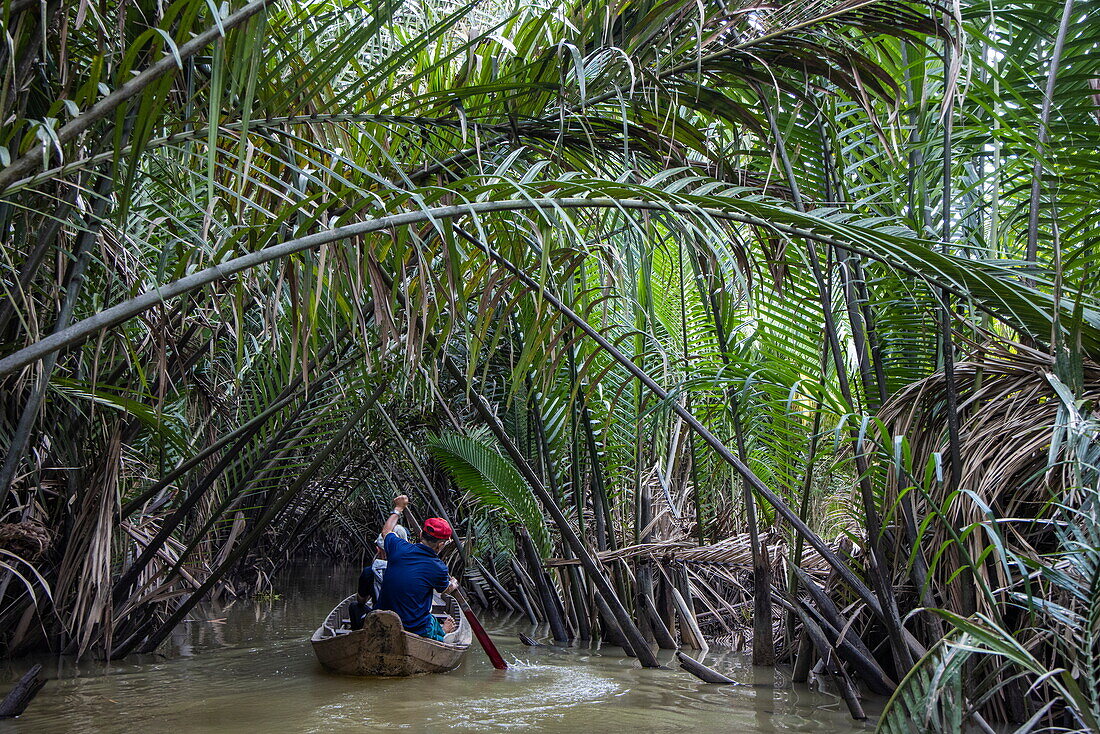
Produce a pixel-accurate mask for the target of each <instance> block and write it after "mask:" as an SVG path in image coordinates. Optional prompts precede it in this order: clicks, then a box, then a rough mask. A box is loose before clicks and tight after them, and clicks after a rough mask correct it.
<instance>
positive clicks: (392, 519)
mask: <svg viewBox="0 0 1100 734" xmlns="http://www.w3.org/2000/svg"><path fill="white" fill-rule="evenodd" d="M408 505H409V498H408V497H407V496H406V495H403V494H399V495H397V496H396V497H394V498H393V512H391V513H390V516H389V517H387V518H386V522H385V523H383V524H382V542H385V540H386V536H387V535H389V534H390V533H392V532H393V529H394V528H395V527H397V521H398V520H400V519H401V513H402V512H404V511H405V508H406V507H408Z"/></svg>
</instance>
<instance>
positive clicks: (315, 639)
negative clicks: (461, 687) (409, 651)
mask: <svg viewBox="0 0 1100 734" xmlns="http://www.w3.org/2000/svg"><path fill="white" fill-rule="evenodd" d="M356 596H357V595H356V594H352V595H351V596H349V597H347V598H345V599H343V600H342V601H341V602H340V603H339V604H337V605H336V606H335V607H333V608H332V611H330V612H329V613H328V615H327V616H326V617H325V621H324V622H322V623H321V626H320V627H318V628H317V629H316V630H314V632H313V634H312V635H311V636H310V638H309V640H310V642H312V643H313V644H315V645H316V644H319V643H325V642H328V641H330V640H346V639H348V638H350V637H351V636H352V635H353V633H355V632H366V630H364V629H357V630H346V631H343V630H341V632H342V634H337V630H338V629H339V628H337V627H334V626H330V625H329V621H330V620H331V619H332V618H333V616H339V615H338V612H339V611H340V610H341V609H342V608H343V607H344V606H345V605H346V604H348V603H350V602H351V601H352V600H354V599H355V597H356ZM376 611H378V612H382V611H389V610H384V609H372V610H371V612H370V613H373V612H376ZM390 613H391V614H394V615H395V616H396V613H395V612H390ZM457 621H458V624H459V625H460V627H459V630H460V631H461V630H462V629H463V628H468V627H469V622H467V621H466V620H465V619H463V618H461V617H460V618H459V619H458V620H457ZM326 628H327V629H328V630H330V631H331V634H329V635H326V636H321V635H322V633H323V632H324V631H325V630H326ZM401 634H403V635H405V636H406V637H407V638H410V639H412V640H415V641H417V642H421V643H427V644H428V645H431V646H434V647H438V648H440V649H442V650H447V651H465V650H468V649H469V648H470V645H471V644H472V643H473V635H472V630H471V636H470V639H469V640H468V641H467V642H441V641H439V640H433V639H431V638H430V637H422V636H420V635H418V634H416V633H415V632H409V631H408V630H406V629H402V630H401Z"/></svg>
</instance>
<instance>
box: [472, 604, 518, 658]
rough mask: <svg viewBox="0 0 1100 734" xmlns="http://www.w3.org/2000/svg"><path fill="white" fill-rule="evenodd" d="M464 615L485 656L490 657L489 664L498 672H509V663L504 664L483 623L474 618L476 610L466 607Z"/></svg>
mask: <svg viewBox="0 0 1100 734" xmlns="http://www.w3.org/2000/svg"><path fill="white" fill-rule="evenodd" d="M462 613H463V614H465V615H466V621H467V622H469V623H470V627H471V628H472V629H473V630H474V637H476V638H477V641H478V642H480V643H481V647H482V648H483V649H484V650H485V654H486V655H488V656H489V662H491V663H492V664H493V667H494V668H496V669H497V670H507V668H508V663H506V662H504V658H502V657H501V656H500V652H499V651H498V650H497V646H496V645H494V644H493V641H492V639H490V637H489V633H488V632H486V631H485V628H484V627H482V626H481V622H479V621H477V617H475V616H474V610H473V609H470V607H468V606H465V607H464V608H463V610H462Z"/></svg>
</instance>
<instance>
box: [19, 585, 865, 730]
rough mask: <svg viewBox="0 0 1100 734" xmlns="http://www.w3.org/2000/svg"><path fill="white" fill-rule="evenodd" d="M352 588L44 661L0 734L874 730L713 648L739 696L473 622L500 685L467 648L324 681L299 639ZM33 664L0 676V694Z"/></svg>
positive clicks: (289, 592) (290, 591)
mask: <svg viewBox="0 0 1100 734" xmlns="http://www.w3.org/2000/svg"><path fill="white" fill-rule="evenodd" d="M354 576H355V570H354V569H340V570H338V571H336V572H333V571H331V570H327V569H318V568H300V569H296V570H295V571H294V572H292V573H290V574H287V575H286V576H285V577H284V578H283V579H282V580H281V582H280V583H279V584H278V589H277V591H278V593H279V597H278V598H276V599H271V600H266V601H251V600H250V601H247V602H240V601H238V602H236V603H234V604H231V605H229V606H228V607H216V606H211V607H208V608H206V609H202V610H196V613H195V615H194V616H195V617H196V619H195V620H194V621H191V622H188V623H187V624H185V625H182V626H181V628H180V629H179V630H178V631H177V633H176V634H175V635H174V636H173V638H172V640H171V644H170V645H165V650H164V651H165V654H163V655H156V656H145V657H142V658H135V659H133V660H127V661H125V662H123V663H114V664H111V665H110V666H105V665H103V664H97V663H91V662H81V663H80V664H79V665H74V664H73V663H72V662H71V661H67V660H65V661H60V662H59V661H58V660H56V659H51V660H40V662H43V663H44V665H45V668H46V672H47V674H48V676H49V677H50V681H49V683H47V685H46V688H45V689H44V690H43V691H42V693H41V694H39V696H38V698H36V699H35V700H34V702H33V703H32V704H31V706H30V708H29V709H28V710H27V712H26V713H25V714H24V715H23V716H22V717H21V718H19V719H16V720H11V721H6V722H4V721H0V734H30V733H31V732H34V733H35V734H50V733H51V732H90V733H91V732H142V733H153V732H169V733H171V734H185V733H187V732H218V733H219V734H236V733H237V732H255V733H260V734H282V733H283V732H318V733H320V732H324V733H325V734H328V733H330V732H373V731H392V730H399V731H407V732H433V733H435V732H483V731H545V732H581V733H582V734H600V733H602V732H612V733H614V734H641V733H642V732H680V731H688V730H690V731H692V732H693V733H699V732H773V731H807V732H810V731H812V732H851V731H867V730H869V729H870V727H869V726H868V725H865V724H859V723H857V722H853V721H852V720H851V719H850V718H849V717H848V715H847V713H846V711H845V709H844V706H843V705H842V704H841V703H840V702H839V701H838V700H837V699H836V698H835V697H833V696H829V695H825V694H822V693H816V692H813V691H810V690H808V689H806V688H805V687H804V686H794V687H792V686H791V685H790V684H789V682H787V680H786V679H785V677H784V676H783V674H782V672H776V671H773V670H770V669H754V668H752V666H750V665H749V664H748V661H747V659H746V658H745V657H744V656H743V655H740V654H737V653H732V652H728V651H725V652H723V651H713V650H712V651H711V652H710V653H709V654H708V655H707V656H706V658H704V660H705V662H707V663H708V664H710V665H711V666H713V667H715V668H718V669H719V670H722V671H723V672H725V673H726V674H727V675H729V676H730V677H732V678H734V679H735V680H737V681H739V682H741V683H742V684H744V685H739V686H724V687H719V686H710V685H706V684H703V683H701V682H700V681H698V680H696V679H695V678H693V677H691V676H690V675H688V674H687V673H685V672H683V671H681V670H678V669H673V670H646V669H642V668H641V667H639V666H638V664H637V662H636V661H635V660H633V659H632V658H627V657H623V655H622V650H621V649H619V648H613V647H612V648H604V649H598V648H589V647H585V648H576V647H575V648H530V647H524V646H523V645H521V644H520V643H519V641H518V639H517V633H518V632H520V631H523V632H527V633H528V634H531V633H532V632H533V630H532V628H531V626H530V625H529V624H527V623H526V621H525V620H522V619H516V618H514V617H513V618H498V619H483V620H482V621H483V622H484V623H485V626H486V628H487V629H488V630H489V633H490V634H491V635H492V636H493V638H494V639H495V640H496V641H497V643H498V645H499V647H500V649H501V652H502V653H503V655H504V657H505V659H507V660H508V661H509V662H510V663H512V667H511V668H510V669H509V670H507V671H496V670H493V668H492V666H491V665H490V664H489V662H488V661H487V660H486V658H485V656H484V655H483V654H482V653H481V652H480V650H479V649H476V647H475V648H472V649H471V651H470V653H469V654H468V655H467V657H466V660H465V662H463V664H462V666H461V667H460V668H458V669H457V670H455V671H453V672H451V673H448V674H445V675H432V676H425V677H422V678H415V679H403V680H386V679H355V678H345V677H341V676H335V675H329V674H327V673H325V672H323V671H322V670H321V669H320V667H319V666H318V664H317V662H316V659H315V658H314V656H313V651H312V650H311V649H310V646H309V642H308V639H307V638H308V636H309V635H310V634H311V633H312V631H313V629H314V628H315V627H316V625H317V624H318V623H319V621H320V620H321V619H322V618H323V617H324V615H325V614H326V613H327V612H328V611H329V609H330V608H331V607H332V605H333V604H335V602H336V601H337V600H338V599H339V598H341V596H342V594H344V593H346V592H345V589H347V588H349V587H350V586H351V581H352V579H353V577H354ZM475 645H476V643H475ZM664 657H667V658H669V661H666V662H668V663H669V665H670V667H673V668H675V665H674V664H673V663H674V661H671V656H670V655H667V654H666V655H665V656H664ZM670 661H671V662H670ZM29 664H30V661H27V660H20V661H15V662H13V663H8V664H4V665H0V680H3V681H10V680H13V679H14V678H16V677H18V675H20V674H21V673H22V672H23V671H25V670H26V668H27V667H28V665H29ZM6 689H7V685H6V684H4V685H0V690H6ZM869 703H870V702H869ZM870 708H872V709H873V706H871V707H870Z"/></svg>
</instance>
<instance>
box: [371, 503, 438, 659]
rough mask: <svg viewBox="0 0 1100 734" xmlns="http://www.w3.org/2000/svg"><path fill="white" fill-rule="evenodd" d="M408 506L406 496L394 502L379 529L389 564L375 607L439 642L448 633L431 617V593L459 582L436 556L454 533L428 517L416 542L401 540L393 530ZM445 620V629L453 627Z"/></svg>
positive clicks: (408, 628) (436, 520)
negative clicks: (387, 516) (388, 612)
mask: <svg viewBox="0 0 1100 734" xmlns="http://www.w3.org/2000/svg"><path fill="white" fill-rule="evenodd" d="M408 504H409V498H408V497H406V496H405V495H400V496H398V497H397V498H396V499H394V508H393V512H392V513H390V516H389V518H387V519H386V523H385V525H383V526H382V538H383V542H384V544H385V551H386V558H387V560H388V565H387V566H386V575H385V578H384V579H383V580H382V593H381V594H380V595H379V597H378V603H377V604H376V605H375V608H376V609H388V610H390V611H392V612H396V613H397V616H399V617H400V618H401V624H402V625H403V626H404V627H405V629H406V630H407V631H409V632H412V633H413V634H417V635H420V636H421V637H428V638H430V639H434V640H442V639H443V635H444V633H446V632H450V631H451V630H449V629H446V627H445V626H444V625H440V623H439V621H438V620H436V618H435V617H433V616H432V592H433V591H438V592H439V593H441V594H449V593H451V592H452V591H454V590H455V589H457V588H458V582H457V581H455V579H453V578H451V575H450V573H449V572H448V571H447V566H446V564H444V563H443V561H442V560H441V559H440V557H439V553H440V551H442V550H443V548H444V546H446V545H447V543H448V542H450V540H451V536H452V534H453V533H452V531H451V525H450V523H448V522H447V521H446V520H444V519H442V518H439V517H429V518H428V519H427V520H425V521H424V528H423V531H422V532H421V535H420V542H419V543H410V542H408V541H407V540H402V539H401V538H400V537H399V536H398V535H397V533H395V532H394V528H395V527H396V526H397V521H398V520H399V519H400V518H401V514H402V513H403V512H404V511H405V507H406V506H407V505H408ZM447 621H448V622H449V623H450V625H447V626H451V625H453V624H454V622H453V620H447ZM451 629H453V626H452V627H451Z"/></svg>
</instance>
